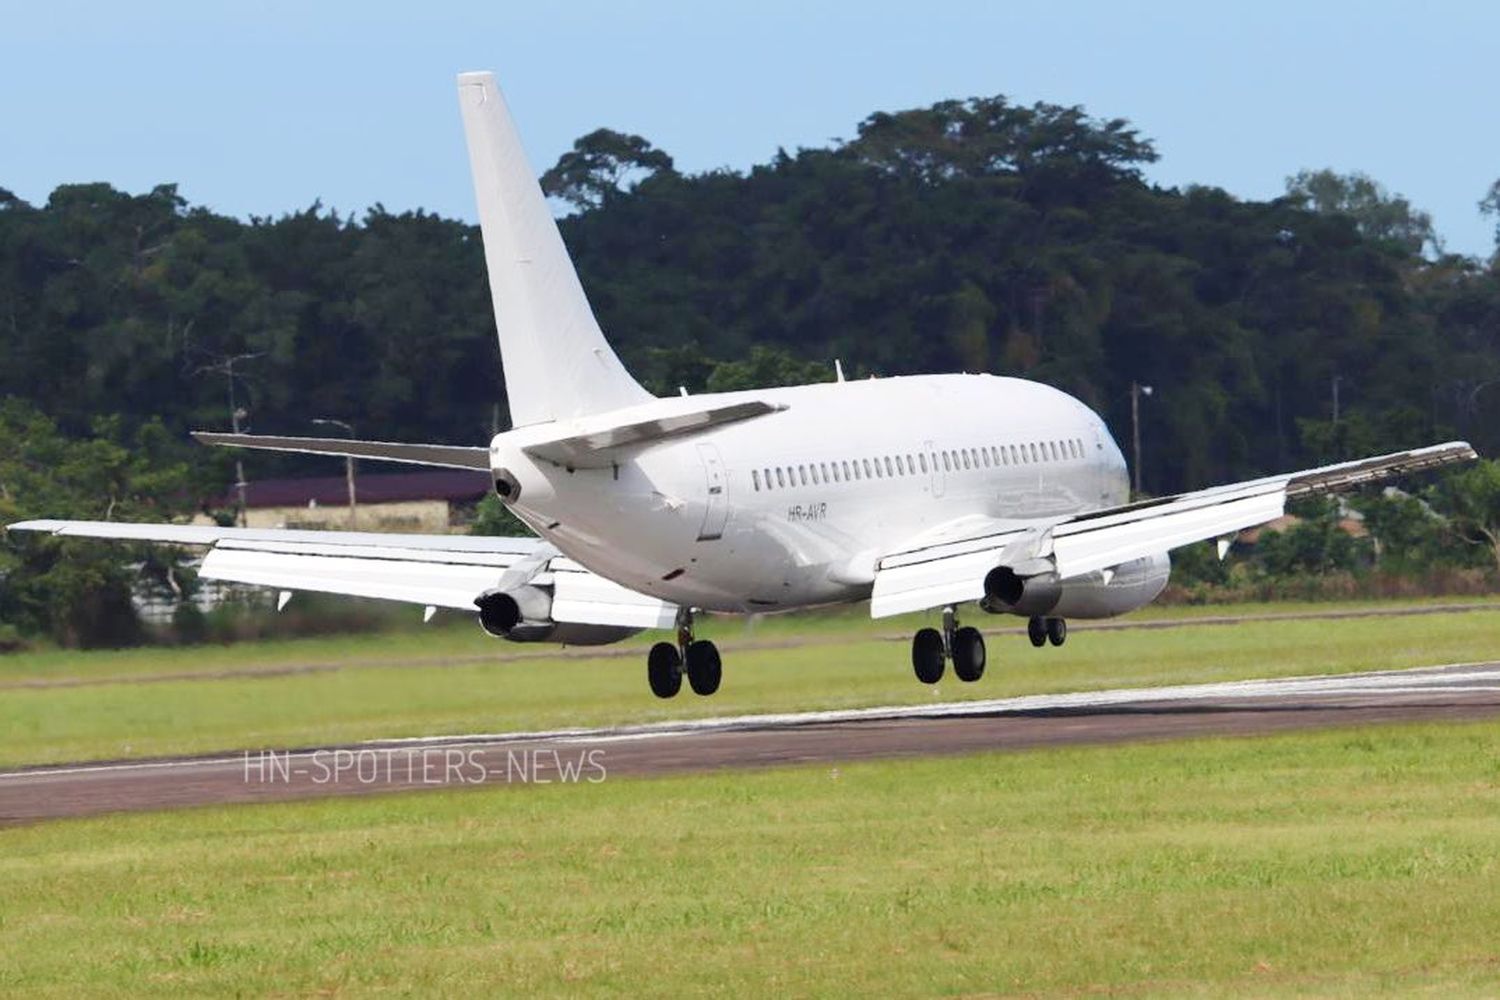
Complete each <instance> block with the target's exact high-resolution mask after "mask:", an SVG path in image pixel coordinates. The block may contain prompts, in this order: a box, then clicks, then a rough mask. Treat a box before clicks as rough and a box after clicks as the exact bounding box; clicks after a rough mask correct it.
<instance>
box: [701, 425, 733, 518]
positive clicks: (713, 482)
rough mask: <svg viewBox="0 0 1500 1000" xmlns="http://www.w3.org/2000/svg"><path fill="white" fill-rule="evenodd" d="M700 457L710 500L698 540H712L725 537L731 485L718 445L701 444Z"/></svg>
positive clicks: (705, 510) (706, 505) (705, 508)
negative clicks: (725, 472)
mask: <svg viewBox="0 0 1500 1000" xmlns="http://www.w3.org/2000/svg"><path fill="white" fill-rule="evenodd" d="M698 457H699V459H701V460H702V462H703V473H704V475H705V477H706V479H707V484H706V486H707V490H708V502H707V503H706V504H705V505H704V510H703V527H702V528H700V529H699V531H698V541H700V542H711V541H713V540H714V539H716V538H722V537H724V524H725V522H726V521H728V520H729V496H728V489H729V487H728V482H727V477H726V476H725V475H724V460H723V459H722V458H721V457H720V456H719V449H718V446H717V445H712V444H700V445H699V446H698Z"/></svg>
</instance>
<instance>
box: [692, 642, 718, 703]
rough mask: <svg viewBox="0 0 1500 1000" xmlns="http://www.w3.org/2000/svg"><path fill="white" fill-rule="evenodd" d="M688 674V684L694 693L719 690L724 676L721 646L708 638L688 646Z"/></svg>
mask: <svg viewBox="0 0 1500 1000" xmlns="http://www.w3.org/2000/svg"><path fill="white" fill-rule="evenodd" d="M687 676H688V686H689V687H691V688H692V689H693V693H694V694H702V695H710V694H713V693H714V692H715V691H717V690H719V681H721V680H722V679H723V678H724V664H723V661H722V660H720V659H719V647H718V646H715V645H714V644H713V643H711V642H709V641H708V640H707V639H699V640H698V641H697V642H695V643H693V644H691V645H690V646H688V648H687Z"/></svg>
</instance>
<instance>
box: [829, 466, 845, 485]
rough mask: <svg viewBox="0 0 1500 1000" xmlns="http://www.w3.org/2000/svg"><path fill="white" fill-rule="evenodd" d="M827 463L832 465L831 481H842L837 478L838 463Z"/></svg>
mask: <svg viewBox="0 0 1500 1000" xmlns="http://www.w3.org/2000/svg"><path fill="white" fill-rule="evenodd" d="M828 464H829V465H830V466H831V467H832V472H833V481H834V482H836V483H838V482H842V481H843V480H841V479H839V463H837V462H829V463H828Z"/></svg>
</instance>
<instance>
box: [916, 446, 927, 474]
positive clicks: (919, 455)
mask: <svg viewBox="0 0 1500 1000" xmlns="http://www.w3.org/2000/svg"><path fill="white" fill-rule="evenodd" d="M917 462H918V463H919V464H920V465H921V467H922V473H923V474H924V475H925V474H926V472H927V456H926V455H924V454H922V453H921V452H918V453H917Z"/></svg>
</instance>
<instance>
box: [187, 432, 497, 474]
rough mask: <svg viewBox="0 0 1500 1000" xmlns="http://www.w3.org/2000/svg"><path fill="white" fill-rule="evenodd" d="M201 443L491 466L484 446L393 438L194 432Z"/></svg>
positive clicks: (449, 465) (463, 466) (413, 462)
mask: <svg viewBox="0 0 1500 1000" xmlns="http://www.w3.org/2000/svg"><path fill="white" fill-rule="evenodd" d="M193 437H195V438H197V439H198V440H199V441H200V442H202V443H203V444H216V445H223V446H225V447H229V448H256V449H259V450H261V451H295V452H300V453H302V454H305V455H337V456H340V457H343V458H376V459H380V460H382V461H385V462H406V463H409V464H411V465H438V466H442V467H444V468H448V469H483V470H485V471H486V472H488V471H489V468H490V453H489V451H488V450H487V449H484V448H465V447H463V446H461V445H451V444H398V443H396V442H392V441H352V440H349V439H347V438H315V437H273V436H270V435H265V434H215V433H211V432H209V431H194V432H193Z"/></svg>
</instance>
